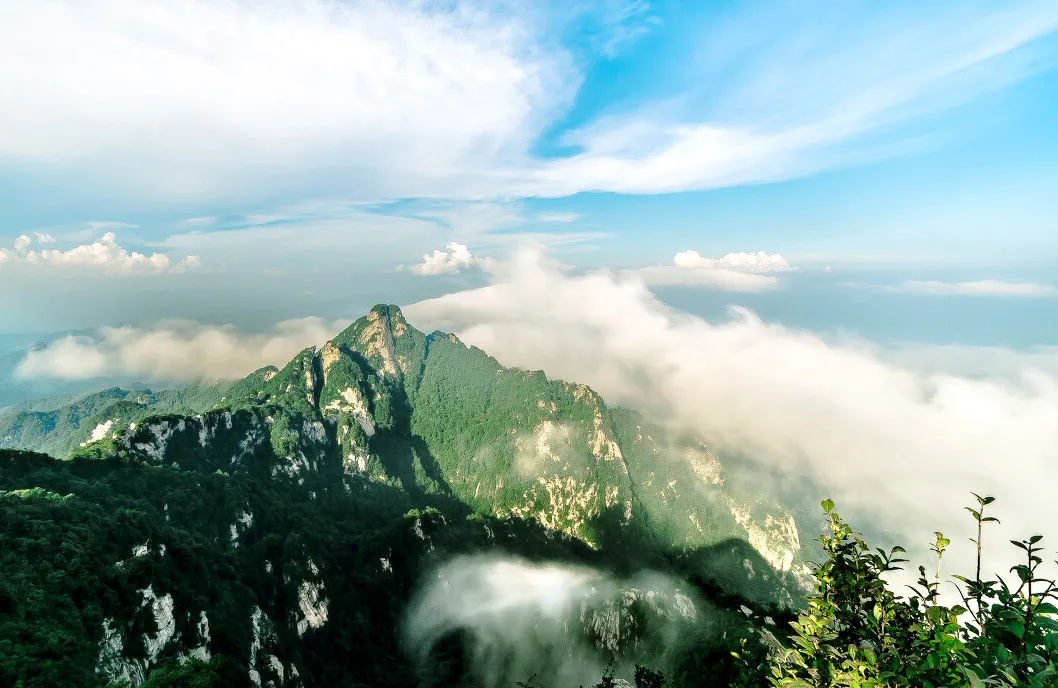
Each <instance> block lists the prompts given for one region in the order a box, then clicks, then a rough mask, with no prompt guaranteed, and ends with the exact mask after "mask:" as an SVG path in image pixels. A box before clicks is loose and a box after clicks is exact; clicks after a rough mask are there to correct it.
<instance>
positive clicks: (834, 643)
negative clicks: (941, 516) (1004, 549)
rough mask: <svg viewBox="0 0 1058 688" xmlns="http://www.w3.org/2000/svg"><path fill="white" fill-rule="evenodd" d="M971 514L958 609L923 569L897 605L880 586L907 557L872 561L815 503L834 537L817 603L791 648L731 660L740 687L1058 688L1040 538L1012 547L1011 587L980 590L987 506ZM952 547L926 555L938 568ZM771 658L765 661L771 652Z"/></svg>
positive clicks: (983, 500) (983, 501)
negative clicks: (971, 553)
mask: <svg viewBox="0 0 1058 688" xmlns="http://www.w3.org/2000/svg"><path fill="white" fill-rule="evenodd" d="M974 496H975V497H976V498H977V504H976V508H970V507H968V508H967V511H969V512H970V514H971V516H972V517H973V518H974V520H975V521H976V523H977V537H976V538H975V539H972V540H971V541H972V542H973V543H974V544H975V545H976V547H977V569H976V572H975V574H974V576H973V577H972V578H971V577H966V576H954V578H955V579H956V580H957V581H959V582H960V583H961V585H959V584H956V587H957V589H958V590H959V595H960V597H961V598H962V604H958V605H955V606H951V607H949V606H946V605H944V604H942V603H941V601H940V590H939V588H940V580H941V577H940V571H939V563H938V571H937V572H936V574H935V575H934V576H933V577H932V578H931V577H930V576H928V575H927V573H926V569H925V567H922V566H920V567H919V568H918V571H919V579H918V584H917V585H916V586H912V587H911V590H912V594H911V595H910V596H909V597H907V598H904V597H901V596H898V595H897V594H896V593H894V592H893V591H892V590H891V589H890V588H889V585H888V584H887V583H886V581H885V580H884V579H883V575H884V574H886V573H887V572H890V571H896V570H900V568H901V567H900V564H903V563H906V561H907V560H905V559H902V558H900V556H899V555H900V554H902V553H904V550H903V548H900V547H894V548H893V549H892V550H890V551H889V552H885V551H884V550H881V549H875V550H872V549H871V548H870V547H869V546H868V545H867V543H866V542H865V541H864V539H863V537H862V536H861V535H860V534H859V533H856V532H854V531H853V530H852V529H851V528H850V527H849V525H848V524H846V523H845V522H844V521H843V520H842V519H841V517H840V516H838V514H837V513H835V512H834V504H833V502H831V501H830V500H826V501H824V502H823V503H822V506H823V510H824V512H826V514H827V517H828V518H829V532H826V533H824V534H823V535H822V536H821V537H820V541H821V542H822V544H823V549H824V551H825V553H826V555H827V560H826V561H824V562H823V563H822V564H821V565H818V566H816V567H815V568H814V577H815V591H814V592H813V593H812V594H811V595H809V598H808V607H807V608H806V609H805V610H804V611H803V612H802V613H801V614H800V616H799V618H798V620H797V621H796V622H795V623H793V624H792V627H793V634H792V635H791V636H790V638H789V646H782V645H780V644H779V643H778V641H776V639H775V638H774V636H772V635H770V634H766V635H765V636H764V639H765V640H766V641H767V642H764V643H761V644H759V645H754V644H751V643H743V645H742V648H741V650H740V651H739V652H735V653H734V654H735V657H736V660H737V663H738V664H739V670H740V677H741V678H740V681H741V683H739V684H737V685H743V686H751V685H754V686H755V685H770V686H773V687H775V688H796V687H809V686H833V687H839V686H840V687H849V688H852V687H856V688H866V687H868V686H878V687H881V686H886V687H896V686H922V687H936V688H939V687H941V686H945V687H952V688H963V687H967V688H983V687H985V686H1026V687H1030V688H1035V687H1037V686H1039V687H1042V686H1054V685H1058V673H1056V672H1058V622H1056V620H1055V616H1056V615H1058V608H1056V607H1055V605H1054V603H1053V600H1055V599H1056V598H1058V594H1056V590H1055V585H1056V584H1055V581H1054V580H1052V579H1048V578H1044V577H1043V576H1042V575H1041V574H1040V566H1041V565H1042V563H1043V559H1042V557H1041V556H1040V553H1041V552H1042V549H1041V548H1040V546H1039V543H1040V541H1041V539H1042V536H1040V535H1034V536H1032V537H1030V538H1029V539H1027V540H1012V541H1011V543H1012V544H1013V545H1014V546H1015V547H1017V548H1018V549H1020V550H1022V553H1023V555H1024V563H1021V564H1018V565H1015V566H1013V567H1011V569H1010V571H1011V572H1012V573H1014V574H1015V575H1016V576H1017V580H1016V581H1013V582H1008V581H1007V580H1005V579H1004V578H1003V577H1001V576H997V577H996V580H984V579H982V578H981V554H982V545H981V542H982V534H983V530H984V526H985V524H987V523H994V522H998V519H996V518H994V517H991V516H986V515H985V510H986V507H988V506H989V505H990V504H991V503H992V502H994V501H995V499H994V498H993V497H981V496H978V495H974ZM949 544H950V541H949V540H948V539H947V538H945V537H944V536H943V535H942V534H941V533H936V539H935V542H934V544H933V547H932V550H933V552H934V553H935V554H936V555H937V558H938V562H940V561H941V560H943V557H944V552H945V551H946V549H947V547H948V545H949ZM769 644H770V645H771V648H770V649H768V645H769Z"/></svg>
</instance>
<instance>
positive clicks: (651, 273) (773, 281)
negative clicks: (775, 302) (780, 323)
mask: <svg viewBox="0 0 1058 688" xmlns="http://www.w3.org/2000/svg"><path fill="white" fill-rule="evenodd" d="M628 272H629V274H634V275H636V276H638V278H639V279H641V280H643V282H644V283H645V284H649V285H650V286H654V287H669V286H679V287H707V288H714V289H723V290H725V291H741V292H761V291H769V290H771V289H775V288H777V287H778V286H779V280H778V279H777V278H775V277H773V276H771V275H760V274H754V273H751V272H741V271H739V270H730V269H727V268H684V267H678V266H675V265H651V266H647V267H643V268H639V269H637V270H630V271H628Z"/></svg>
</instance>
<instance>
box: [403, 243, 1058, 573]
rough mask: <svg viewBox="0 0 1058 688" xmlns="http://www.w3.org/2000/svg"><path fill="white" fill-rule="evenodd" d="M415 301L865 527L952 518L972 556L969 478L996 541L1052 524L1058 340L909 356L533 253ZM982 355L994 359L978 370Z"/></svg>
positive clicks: (427, 323) (442, 322)
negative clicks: (990, 501)
mask: <svg viewBox="0 0 1058 688" xmlns="http://www.w3.org/2000/svg"><path fill="white" fill-rule="evenodd" d="M405 313H406V314H407V316H408V318H409V319H410V320H411V321H412V322H413V323H415V324H416V325H417V326H419V327H420V328H422V329H426V330H427V331H428V330H430V329H435V328H439V329H445V330H450V331H453V332H455V333H456V334H457V335H458V336H459V337H460V339H461V340H463V341H465V342H467V344H468V345H474V346H478V347H480V348H482V349H484V350H486V351H488V352H489V353H490V354H492V355H493V356H495V357H496V358H497V359H498V360H499V361H500V362H501V363H503V364H505V365H513V366H519V367H523V368H527V369H530V370H536V369H543V370H544V371H545V372H546V373H547V374H548V375H550V376H552V377H557V378H563V379H569V380H577V381H578V382H583V383H586V384H589V385H591V386H592V387H593V388H594V389H595V390H597V391H598V392H599V393H600V394H601V395H602V396H603V397H604V398H605V399H606V400H607V402H608V403H610V404H623V405H628V406H631V407H633V408H637V409H639V410H641V411H643V412H644V413H646V414H647V416H648V417H650V418H651V419H652V420H656V421H658V422H660V423H662V424H665V425H668V426H671V427H676V428H678V429H682V430H686V431H689V432H691V433H693V434H694V436H696V437H698V438H701V440H702V441H704V442H706V443H707V444H708V445H709V446H710V448H711V449H712V450H714V451H715V452H717V455H718V456H719V457H720V458H721V460H724V457H726V456H731V455H739V456H746V457H749V458H751V459H752V461H753V462H754V463H755V464H756V466H758V467H759V469H760V475H759V476H755V477H754V481H755V482H756V484H757V485H759V486H760V488H761V489H762V490H763V489H764V488H766V487H768V486H769V481H771V480H775V484H777V485H796V484H798V481H801V480H803V479H804V478H806V477H807V478H809V479H811V480H814V481H815V482H816V483H817V484H818V485H819V489H814V488H813V489H811V490H805V491H804V494H803V495H801V497H802V498H803V499H804V501H805V502H808V503H811V504H814V505H816V506H814V507H812V513H813V514H816V515H818V514H819V511H818V503H819V500H820V498H822V497H823V496H831V497H833V498H834V499H835V500H836V501H837V502H838V505H839V508H840V510H841V512H842V513H843V514H844V515H846V516H854V515H856V514H854V513H853V512H856V511H859V514H858V515H856V525H857V526H858V527H864V526H867V525H869V524H870V523H872V522H873V523H877V524H882V525H884V526H885V527H887V528H892V529H893V530H897V531H901V532H900V533H899V536H900V538H901V539H902V540H903V541H904V542H903V544H905V545H909V546H916V545H917V546H920V547H923V548H924V547H925V545H926V544H927V543H929V542H931V538H932V533H933V531H934V530H943V531H945V533H946V534H948V535H949V536H951V537H952V541H953V543H960V546H959V547H955V546H954V544H953V549H952V552H951V555H952V557H953V558H955V559H959V560H961V561H960V563H959V564H958V566H957V568H959V569H962V570H964V571H965V570H966V565H968V564H969V563H970V561H969V560H970V557H971V556H972V552H971V548H970V547H969V545H965V546H962V543H965V542H966V540H965V538H964V537H963V536H969V535H971V534H972V532H971V522H970V519H968V518H967V516H966V514H965V513H964V512H963V511H962V508H961V507H962V506H964V505H965V504H966V503H967V500H968V499H972V498H971V497H970V491H971V490H973V491H977V492H980V493H987V494H994V495H996V496H998V497H999V502H998V504H997V505H996V513H997V515H999V516H1000V517H1001V518H1002V519H1003V524H1002V527H1001V528H999V531H1001V532H994V533H993V535H991V537H992V542H995V543H1002V542H1004V541H1005V540H1006V539H1008V538H1013V537H1027V536H1028V535H1031V534H1032V533H1034V532H1037V530H1038V529H1041V528H1043V529H1046V528H1047V527H1048V524H1049V523H1050V522H1051V521H1053V514H1054V511H1053V486H1054V485H1055V484H1056V482H1058V422H1056V419H1058V373H1056V371H1055V368H1054V367H1053V365H1052V361H1053V359H1051V353H1053V352H1051V351H1049V350H1034V351H1032V352H1025V353H1023V352H1017V351H1014V350H1002V351H990V352H987V353H988V355H987V356H986V357H984V356H982V352H980V351H962V350H960V351H961V353H962V354H963V360H962V361H961V362H959V363H958V365H957V366H956V365H955V364H954V362H951V361H949V365H946V366H935V365H930V362H929V360H928V358H927V357H926V356H924V355H922V354H921V352H918V353H917V354H915V355H914V357H913V358H914V359H915V362H914V363H911V362H910V361H909V360H902V358H901V353H900V352H890V353H884V352H882V350H881V347H879V346H877V345H868V344H864V343H863V342H855V341H851V342H836V341H833V340H832V339H828V338H826V337H823V336H820V335H819V334H816V333H813V332H808V331H804V330H798V329H795V328H791V327H787V326H784V325H782V324H779V323H770V322H766V321H764V320H762V319H761V318H759V317H758V316H756V315H755V314H754V313H752V312H750V311H748V310H747V309H744V308H739V307H737V306H735V307H732V309H731V316H730V318H729V319H728V320H725V321H708V320H705V319H703V318H699V317H694V316H691V315H688V314H685V313H681V312H678V311H675V310H673V309H671V308H669V307H667V306H665V305H664V304H662V303H661V302H659V301H658V299H657V298H656V297H655V296H654V295H653V294H652V293H651V292H650V290H649V289H648V287H647V285H646V284H644V281H643V280H642V279H638V278H636V277H635V276H634V275H628V274H615V273H613V272H610V271H605V270H604V271H598V272H592V273H589V274H580V275H578V274H573V273H571V272H569V271H568V270H565V269H563V268H562V267H561V266H559V265H557V264H556V263H555V262H554V261H552V260H550V259H548V258H546V256H543V255H541V254H540V253H539V252H531V251H523V252H521V253H520V254H518V255H517V256H516V257H515V258H514V260H512V261H511V262H510V263H509V264H507V265H503V266H498V267H497V269H496V270H495V271H494V283H493V284H492V285H490V286H488V287H484V288H481V289H475V290H470V291H464V292H458V293H454V294H449V295H446V296H443V297H440V298H435V299H430V300H427V301H423V302H420V303H418V304H414V305H413V306H409V307H407V308H406V309H405ZM948 353H950V352H943V356H942V357H944V356H946V355H947V354H948ZM904 356H906V354H904ZM982 358H987V359H988V360H989V361H990V362H991V363H990V365H989V366H988V367H980V368H977V371H978V373H977V374H975V375H968V374H965V369H966V368H968V367H969V368H976V366H975V365H974V363H975V361H976V360H981V359H982ZM727 464H728V465H725V468H728V469H729V470H730V469H731V468H733V467H734V462H727ZM728 475H729V476H730V475H731V474H730V472H728ZM791 496H792V495H790V494H789V493H788V494H787V495H786V497H787V498H789V497H791ZM811 527H812V528H813V529H814V525H813V526H811ZM1049 534H1050V535H1051V537H1055V536H1058V533H1049ZM1047 541H1048V542H1049V541H1050V538H1048V540H1047ZM1007 549H1010V548H1007ZM997 550H998V551H999V552H1003V550H1002V546H1001V545H999V546H998V547H995V548H991V549H990V551H989V552H987V553H986V554H994V553H996V551H997ZM923 563H926V562H923ZM1007 566H1009V564H1002V563H998V562H997V563H996V567H997V568H998V567H1002V568H1000V570H1005V569H1006V567H1007ZM948 570H952V569H951V566H948Z"/></svg>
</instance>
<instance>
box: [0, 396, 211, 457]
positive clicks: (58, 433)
mask: <svg viewBox="0 0 1058 688" xmlns="http://www.w3.org/2000/svg"><path fill="white" fill-rule="evenodd" d="M228 387H229V385H228V384H226V383H221V384H215V385H206V386H199V385H192V386H189V387H186V388H182V389H167V390H159V391H157V392H154V391H151V390H150V389H147V388H135V389H124V388H121V387H108V388H106V389H103V390H100V391H97V392H90V393H87V394H83V395H80V396H73V395H62V396H58V397H47V398H44V399H40V400H32V401H23V402H21V403H18V404H15V405H13V406H12V407H10V408H9V409H8V410H7V411H6V412H0V448H4V449H32V450H36V451H42V452H46V453H49V454H53V455H55V456H67V455H68V454H69V453H70V452H72V451H73V450H74V449H76V448H77V447H79V446H83V445H84V444H87V443H88V442H92V441H95V440H99V439H102V438H103V437H104V436H106V434H107V433H108V432H109V431H110V429H111V428H118V427H121V426H123V425H128V424H129V423H133V422H135V421H137V420H139V419H141V418H145V417H147V416H149V415H151V414H156V413H163V412H176V411H183V412H187V413H197V412H199V411H203V410H205V409H208V408H211V407H212V406H214V405H215V404H216V403H217V401H218V400H219V399H220V398H221V396H223V394H224V392H225V391H226V390H227V388H228Z"/></svg>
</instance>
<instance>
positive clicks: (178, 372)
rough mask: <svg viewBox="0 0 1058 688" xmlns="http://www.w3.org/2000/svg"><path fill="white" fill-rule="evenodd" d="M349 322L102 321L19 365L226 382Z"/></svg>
mask: <svg viewBox="0 0 1058 688" xmlns="http://www.w3.org/2000/svg"><path fill="white" fill-rule="evenodd" d="M348 325H349V321H329V320H324V319H322V318H301V319H297V320H284V321H282V322H279V323H277V324H276V325H275V326H274V327H273V328H272V330H271V331H270V332H263V333H256V334H253V333H250V334H247V333H243V332H240V331H238V330H237V329H235V328H234V327H232V326H231V325H204V324H202V323H198V322H194V321H188V320H176V321H166V322H161V323H159V324H158V325H156V326H154V327H151V328H141V327H131V326H127V327H104V328H101V329H100V330H99V332H98V333H97V334H96V335H94V336H91V337H80V336H69V337H64V338H62V339H59V340H57V341H55V342H53V343H51V344H49V345H48V346H47V347H46V348H43V349H39V350H36V351H30V352H28V353H27V354H26V356H25V358H23V360H22V361H21V362H20V363H19V365H18V368H17V369H16V374H17V375H18V376H20V377H22V378H54V379H66V380H89V379H93V378H105V377H122V378H135V379H143V380H189V381H190V380H223V379H233V378H239V377H242V376H244V375H246V374H248V373H251V372H253V371H254V370H257V369H258V368H260V367H262V366H265V365H283V364H285V363H286V362H287V361H288V360H290V359H291V358H293V357H294V355H295V354H297V352H299V351H301V350H302V349H304V348H305V347H307V346H311V345H318V344H322V343H323V342H325V341H326V340H328V339H330V338H331V337H333V336H334V335H335V334H337V333H338V332H340V331H341V330H342V329H344V328H345V327H347V326H348Z"/></svg>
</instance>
